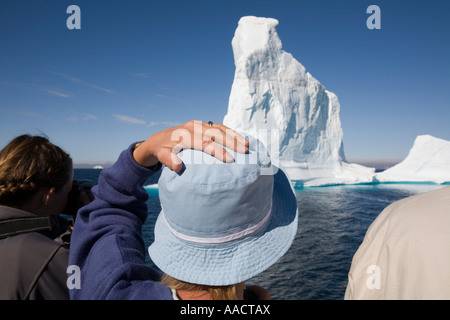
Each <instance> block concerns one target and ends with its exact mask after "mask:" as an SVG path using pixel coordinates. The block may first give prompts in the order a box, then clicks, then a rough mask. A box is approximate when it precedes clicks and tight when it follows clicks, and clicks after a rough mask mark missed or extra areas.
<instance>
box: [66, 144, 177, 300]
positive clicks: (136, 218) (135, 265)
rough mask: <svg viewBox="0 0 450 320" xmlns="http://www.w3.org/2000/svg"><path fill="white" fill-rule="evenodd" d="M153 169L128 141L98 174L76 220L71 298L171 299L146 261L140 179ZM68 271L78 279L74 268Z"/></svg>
mask: <svg viewBox="0 0 450 320" xmlns="http://www.w3.org/2000/svg"><path fill="white" fill-rule="evenodd" d="M154 173H155V171H151V170H149V169H146V168H144V167H142V166H140V165H139V164H137V163H136V162H135V160H134V158H133V156H132V148H131V146H130V147H129V148H128V149H127V150H125V151H123V152H122V153H121V155H120V157H119V159H118V160H117V162H116V163H115V164H114V165H113V166H112V167H111V168H108V169H105V170H103V171H102V173H101V174H100V176H99V180H98V185H97V186H95V187H94V188H93V189H92V191H93V193H94V195H95V200H94V201H93V202H91V203H90V204H89V205H87V206H85V207H83V208H82V209H80V211H79V212H78V215H77V218H76V222H75V225H74V230H73V234H72V238H71V245H70V256H69V267H70V266H77V267H79V270H80V273H79V275H80V277H79V278H80V279H79V280H81V282H80V283H81V286H80V288H79V289H77V288H76V287H75V286H74V285H72V286H73V287H75V288H74V289H70V297H71V299H120V300H122V299H172V295H171V291H170V290H169V288H167V287H166V286H163V285H161V284H160V283H158V282H157V280H158V273H157V272H156V271H155V270H153V269H151V268H150V267H148V266H147V265H146V264H145V254H146V248H145V246H144V241H143V239H142V232H141V229H142V224H143V223H144V222H145V220H146V218H147V205H146V200H147V199H148V194H147V192H146V190H145V189H144V187H143V184H144V182H145V181H146V180H147V179H148V178H149V177H150V176H151V175H153V174H154ZM69 270H76V269H73V268H72V269H69ZM68 275H69V279H70V281H73V282H74V283H76V281H77V279H76V271H73V273H72V274H70V273H69V274H68Z"/></svg>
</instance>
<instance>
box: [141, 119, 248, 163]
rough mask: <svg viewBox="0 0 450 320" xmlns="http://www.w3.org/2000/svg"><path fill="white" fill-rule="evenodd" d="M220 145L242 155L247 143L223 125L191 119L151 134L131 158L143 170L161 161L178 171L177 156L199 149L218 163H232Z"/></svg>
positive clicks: (231, 159)
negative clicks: (186, 151)
mask: <svg viewBox="0 0 450 320" xmlns="http://www.w3.org/2000/svg"><path fill="white" fill-rule="evenodd" d="M223 146H226V147H228V148H230V149H232V150H234V151H236V152H241V153H245V152H247V150H248V141H247V140H246V139H245V138H244V137H242V136H241V135H239V134H238V133H236V132H235V131H233V130H231V129H230V128H228V127H227V126H225V125H223V124H220V123H212V122H201V121H196V120H192V121H189V122H186V123H185V124H182V125H180V126H177V127H172V128H168V129H165V130H162V131H159V132H157V133H155V134H153V135H152V136H150V137H149V138H148V139H147V140H145V141H144V142H143V143H141V144H140V145H139V147H136V148H135V150H134V151H133V157H134V159H135V160H136V162H137V163H138V164H140V165H141V166H144V167H151V166H154V165H156V164H157V163H158V162H161V163H163V164H164V165H166V166H167V167H168V168H170V169H172V170H174V171H175V172H179V171H180V170H181V168H182V162H181V160H180V158H178V156H177V153H179V152H180V151H181V150H183V149H198V150H202V151H204V152H206V153H209V154H211V155H212V156H214V157H216V158H217V159H219V160H221V161H224V162H232V161H233V160H234V159H233V156H232V155H230V154H229V153H228V152H227V151H226V150H225V149H224V148H223Z"/></svg>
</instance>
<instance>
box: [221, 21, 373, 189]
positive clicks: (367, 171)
mask: <svg viewBox="0 0 450 320" xmlns="http://www.w3.org/2000/svg"><path fill="white" fill-rule="evenodd" d="M277 25H278V21H277V20H275V19H272V18H258V17H250V16H249V17H243V18H241V19H240V21H239V25H238V27H237V29H236V32H235V35H234V38H233V40H232V46H233V53H234V61H235V66H236V71H235V76H234V81H233V85H232V88H231V93H230V98H229V104H228V112H227V114H226V115H225V118H224V121H223V123H224V124H225V125H227V126H228V127H230V128H232V129H234V130H237V131H242V132H246V133H248V134H251V135H253V136H256V137H258V138H260V140H261V141H262V142H263V143H265V145H266V147H267V149H268V150H269V152H270V153H271V156H272V157H274V156H275V155H276V158H277V159H278V161H279V164H280V165H281V166H282V167H283V168H284V169H285V170H286V171H287V173H288V175H289V177H290V179H292V180H298V181H300V183H302V184H303V185H305V186H316V185H330V184H354V183H366V182H372V181H373V177H374V174H375V169H374V168H367V167H364V166H361V165H357V164H350V163H348V162H347V161H346V158H345V155H344V146H343V131H342V128H341V121H340V118H339V111H340V105H339V101H338V98H337V97H336V95H335V94H334V93H332V92H329V91H327V90H326V89H325V87H324V86H323V85H322V84H321V83H320V82H319V81H317V80H316V79H315V78H314V77H313V76H312V75H311V74H310V73H308V72H306V69H305V67H304V66H303V65H302V64H300V63H299V62H298V61H297V60H296V59H294V57H293V56H292V55H291V54H290V53H288V52H285V51H284V50H283V48H282V44H281V40H280V38H279V37H278V34H277V30H276V27H277ZM275 133H276V134H275ZM274 135H276V138H275V139H274Z"/></svg>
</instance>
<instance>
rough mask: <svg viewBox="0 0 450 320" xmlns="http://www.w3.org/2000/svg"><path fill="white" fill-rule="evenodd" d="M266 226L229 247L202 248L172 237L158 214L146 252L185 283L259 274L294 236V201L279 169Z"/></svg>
mask: <svg viewBox="0 0 450 320" xmlns="http://www.w3.org/2000/svg"><path fill="white" fill-rule="evenodd" d="M275 169H278V168H275ZM267 223H268V226H267V228H266V229H265V230H264V231H263V232H259V233H258V232H256V233H255V234H252V235H250V236H247V237H245V238H243V239H240V240H236V241H233V242H231V243H229V244H221V245H207V246H205V245H199V244H195V243H191V242H187V241H185V240H182V239H179V238H178V237H176V236H175V235H174V234H172V232H171V231H170V230H169V229H168V228H167V226H166V224H165V222H164V219H163V218H162V217H161V213H160V215H159V216H158V219H157V221H156V224H155V241H154V242H153V243H152V245H150V247H149V248H148V252H149V254H150V258H151V259H152V261H153V262H154V263H155V265H156V266H157V267H158V268H160V269H161V270H162V271H163V272H164V273H166V274H168V275H170V276H171V277H173V278H176V279H178V280H181V281H184V282H188V283H195V284H201V285H211V286H224V285H231V284H236V283H240V282H242V281H245V280H248V279H250V278H252V277H254V276H256V275H257V274H259V273H261V272H263V271H264V270H266V269H267V268H269V267H270V266H271V265H273V264H274V263H275V262H276V261H277V260H278V259H280V258H281V257H282V256H283V255H284V254H285V253H286V251H287V250H288V249H289V247H290V246H291V244H292V241H293V240H294V238H295V235H296V233H297V226H298V209H297V200H296V197H295V193H294V191H293V188H292V186H291V183H290V181H289V179H288V178H287V176H286V174H285V173H284V172H283V170H281V169H278V170H276V174H275V175H274V188H273V194H272V213H271V217H270V219H269V221H268V222H267Z"/></svg>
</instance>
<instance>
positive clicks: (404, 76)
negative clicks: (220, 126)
mask: <svg viewBox="0 0 450 320" xmlns="http://www.w3.org/2000/svg"><path fill="white" fill-rule="evenodd" d="M71 4H75V5H78V6H79V7H80V9H81V30H69V29H68V28H67V27H66V20H67V18H68V17H69V16H70V15H69V14H67V13H66V9H67V7H68V6H69V5H71ZM371 4H376V5H378V6H379V7H380V9H381V30H369V29H368V28H367V27H366V20H367V18H368V17H369V14H367V13H366V9H367V7H368V6H369V5H371ZM246 15H255V16H261V17H272V18H276V19H278V20H279V27H278V33H279V36H280V38H281V41H282V43H283V47H284V49H285V50H286V51H287V52H290V53H292V54H293V56H294V57H295V58H296V59H297V60H298V61H300V62H301V63H302V64H303V65H304V66H305V67H306V69H307V71H309V72H310V73H311V74H312V75H313V76H314V77H315V78H317V79H318V80H319V81H320V82H321V83H322V84H323V85H324V86H325V87H326V88H327V89H328V90H330V91H332V92H334V93H335V94H336V95H337V96H338V98H339V102H340V104H341V114H340V116H341V122H342V127H343V131H344V150H345V154H346V156H347V158H404V157H405V156H406V155H407V153H408V151H409V149H410V148H411V146H412V144H413V141H414V139H415V137H416V136H417V135H421V134H431V135H434V136H436V137H438V138H442V139H445V140H450V125H449V123H450V59H449V57H450V1H447V0H433V1H397V0H396V1H393V0H390V1H379V0H370V1H365V0H345V1H335V0H327V1H325V0H316V1H302V0H289V1H288V0H278V1H265V0H252V1H247V0H240V1H236V0H227V1H217V0H209V1H203V0H195V1H194V0H184V1H144V0H127V1H125V0H116V1H104V0H101V1H99V0H95V1H92V0H90V1H85V0H71V1H63V0H58V1H57V0H52V1H41V0H32V1H31V0H30V1H22V0H2V1H1V2H0V147H1V148H3V146H4V145H6V143H7V142H8V141H9V140H11V139H12V138H14V137H15V136H17V135H20V134H23V133H31V134H38V133H41V132H42V133H45V134H46V135H47V136H48V137H49V138H50V139H51V141H53V142H54V143H56V144H58V145H60V146H61V147H63V148H64V149H65V150H66V151H68V152H69V153H70V154H71V155H72V157H73V159H74V161H75V162H79V161H114V160H116V158H117V156H118V155H119V153H120V152H121V151H122V150H123V149H124V148H126V147H127V146H128V145H129V144H130V143H132V142H134V141H138V140H143V139H145V138H146V137H148V136H149V135H151V134H152V133H154V132H156V131H159V130H162V129H164V128H167V127H168V126H172V125H174V124H180V123H184V122H186V121H188V120H191V119H197V120H204V121H208V120H212V121H215V122H221V121H222V120H223V117H224V115H225V114H226V112H227V106H228V97H229V94H230V90H231V85H232V82H233V76H234V61H233V53H232V47H231V40H232V38H233V35H234V32H235V29H236V27H237V23H238V21H239V19H240V17H242V16H246Z"/></svg>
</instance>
